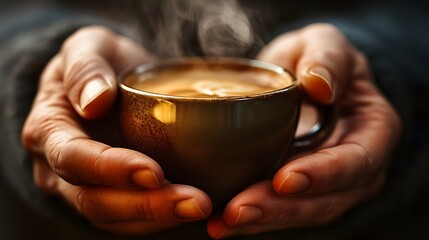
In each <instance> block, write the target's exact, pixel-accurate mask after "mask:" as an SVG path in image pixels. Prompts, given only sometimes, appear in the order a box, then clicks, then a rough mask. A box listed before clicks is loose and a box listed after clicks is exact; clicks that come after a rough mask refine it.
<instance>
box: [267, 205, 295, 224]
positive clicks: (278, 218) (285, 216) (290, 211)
mask: <svg viewBox="0 0 429 240" xmlns="http://www.w3.org/2000/svg"><path fill="white" fill-rule="evenodd" d="M297 212H298V209H297V207H296V206H294V204H292V203H289V204H281V205H280V207H279V208H278V209H277V210H276V213H275V214H274V219H271V222H272V223H273V224H274V225H288V223H289V222H291V221H292V219H294V217H295V216H296V215H297Z"/></svg>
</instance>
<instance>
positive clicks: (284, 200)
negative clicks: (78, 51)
mask: <svg viewBox="0 0 429 240" xmlns="http://www.w3.org/2000/svg"><path fill="white" fill-rule="evenodd" d="M259 58H261V59H263V60H266V61H270V62H273V63H276V64H279V65H282V66H283V67H285V68H286V69H290V70H293V71H294V73H295V75H296V76H297V78H298V80H299V81H301V84H302V85H303V86H304V89H305V91H306V93H307V95H308V96H309V97H310V98H312V99H313V100H315V101H317V102H319V103H322V104H327V103H332V102H333V101H336V102H337V103H338V104H339V108H340V118H339V121H338V123H337V126H336V128H335V130H334V132H333V134H332V136H331V137H330V138H329V139H328V140H327V142H326V143H324V144H323V146H321V147H320V148H319V149H316V150H315V151H314V152H312V153H310V154H307V155H300V156H295V159H294V160H293V161H290V162H288V163H287V164H285V165H284V166H283V167H282V168H281V169H280V170H278V172H277V173H276V175H275V176H274V178H273V179H272V181H263V182H259V183H256V184H254V185H253V186H250V187H248V188H247V189H246V190H244V191H243V192H241V193H240V194H238V195H237V196H236V197H235V198H234V199H232V200H231V201H230V202H229V204H228V205H227V206H226V208H225V210H224V212H223V216H218V217H215V218H213V219H211V220H210V221H209V223H208V232H209V234H210V235H211V236H212V237H213V238H224V237H229V236H232V235H242V234H254V233H260V232H266V231H272V230H279V229H286V228H292V227H308V226H315V225H324V224H328V223H330V222H332V221H334V220H335V219H337V218H338V217H339V216H340V215H341V214H343V213H344V212H346V211H347V210H348V209H350V208H351V207H352V206H353V205H355V204H357V203H359V202H360V201H363V200H364V199H367V198H369V197H371V196H373V195H374V194H376V193H377V192H378V191H379V190H380V188H381V187H382V185H383V181H384V178H385V175H386V168H387V165H388V156H389V153H390V151H391V149H392V147H393V146H394V144H395V143H396V142H397V140H398V138H399V134H400V133H399V132H400V120H399V118H398V116H397V114H396V113H395V111H394V110H393V108H392V107H391V106H390V104H389V103H388V102H387V101H386V100H385V99H384V98H383V96H382V95H381V94H380V92H379V91H378V90H377V88H376V87H375V86H374V84H373V83H372V79H371V75H370V68H369V66H368V63H367V61H366V60H365V58H364V57H363V55H362V54H361V53H360V52H358V51H357V50H356V49H354V48H353V47H352V46H351V45H349V43H348V42H347V40H346V39H345V37H344V36H343V35H342V34H341V33H339V31H338V30H336V29H335V28H334V27H333V26H330V25H326V24H317V25H311V26H308V27H306V28H303V29H301V30H299V31H295V32H291V33H286V34H283V35H281V36H279V37H277V38H276V39H275V40H273V42H271V43H270V44H269V45H268V46H267V47H266V48H264V49H263V50H262V52H261V53H260V55H259Z"/></svg>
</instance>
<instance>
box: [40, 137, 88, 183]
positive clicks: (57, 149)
mask: <svg viewBox="0 0 429 240" xmlns="http://www.w3.org/2000/svg"><path fill="white" fill-rule="evenodd" d="M60 138H62V136H57V134H52V135H51V136H50V140H49V142H48V143H47V145H48V146H49V147H48V148H49V150H48V152H49V154H48V156H47V157H48V162H49V163H50V165H51V168H52V169H53V170H54V171H55V172H56V173H57V174H58V175H59V176H60V177H61V178H63V179H64V180H66V181H67V182H69V183H71V184H74V185H79V183H80V181H79V179H78V178H77V176H76V175H75V174H74V172H73V171H71V170H70V169H69V168H70V167H69V163H70V162H71V161H72V159H70V157H71V156H70V155H71V154H70V153H69V152H70V150H69V148H70V144H71V143H72V142H73V141H74V140H75V139H71V140H64V139H60Z"/></svg>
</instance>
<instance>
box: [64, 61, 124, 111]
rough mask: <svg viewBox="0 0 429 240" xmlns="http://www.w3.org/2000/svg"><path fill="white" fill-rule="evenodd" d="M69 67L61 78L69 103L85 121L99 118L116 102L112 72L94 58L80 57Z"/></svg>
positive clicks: (114, 80) (115, 88)
mask: <svg viewBox="0 0 429 240" xmlns="http://www.w3.org/2000/svg"><path fill="white" fill-rule="evenodd" d="M70 64H71V67H70V68H67V66H66V72H65V74H64V86H65V88H66V89H65V90H66V92H67V95H68V97H69V100H70V102H71V103H72V105H73V107H74V108H75V110H76V111H77V112H78V113H79V114H80V115H81V116H82V117H84V118H87V119H95V118H98V117H101V116H102V115H104V114H105V113H106V112H107V111H108V110H109V109H110V108H111V106H112V105H113V104H114V102H115V99H116V94H117V86H116V79H115V74H114V71H113V69H112V68H111V67H110V65H109V64H108V63H107V62H106V60H105V59H104V58H102V57H101V56H99V55H95V54H93V55H88V56H85V55H83V56H81V57H80V58H79V59H75V60H74V61H73V62H72V63H70ZM66 65H67V64H66ZM67 69H69V70H68V71H67Z"/></svg>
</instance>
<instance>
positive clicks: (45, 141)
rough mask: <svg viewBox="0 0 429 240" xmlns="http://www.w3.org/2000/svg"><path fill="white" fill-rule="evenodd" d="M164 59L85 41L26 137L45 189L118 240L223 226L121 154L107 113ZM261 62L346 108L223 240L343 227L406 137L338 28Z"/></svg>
mask: <svg viewBox="0 0 429 240" xmlns="http://www.w3.org/2000/svg"><path fill="white" fill-rule="evenodd" d="M152 58H153V57H152V56H151V55H150V54H149V53H147V52H145V51H144V49H142V48H141V47H140V46H138V45H137V44H136V43H134V42H132V41H131V40H130V39H127V38H125V37H122V36H118V35H116V34H114V33H112V32H111V31H109V30H107V29H105V28H102V27H96V26H93V27H86V28H83V29H81V30H79V31H78V32H76V33H75V34H74V35H72V36H71V37H70V38H69V39H68V40H67V41H66V42H65V43H64V45H63V47H62V49H61V51H60V52H59V53H58V54H57V55H56V56H55V57H54V58H53V59H52V60H51V61H50V63H49V64H48V65H47V67H46V69H45V71H44V73H43V75H42V76H41V81H40V89H39V91H38V94H37V96H36V99H35V102H34V105H33V108H32V110H31V112H30V115H29V117H28V119H27V121H26V123H25V126H24V130H23V133H22V136H23V143H24V146H25V148H26V149H27V150H28V151H29V152H30V154H31V155H32V157H33V163H34V180H35V183H36V185H37V186H38V187H39V188H40V189H42V190H43V191H45V192H47V193H51V194H54V195H58V196H60V197H61V198H63V199H65V200H66V202H68V203H69V204H70V205H71V206H72V207H73V208H74V209H76V210H77V211H78V212H79V213H80V214H82V215H83V216H85V217H86V218H87V219H88V220H89V221H91V222H92V223H93V224H94V225H95V226H97V227H99V228H101V229H106V230H108V231H112V232H117V233H125V234H148V233H152V232H155V231H159V230H161V229H165V228H169V227H172V226H175V225H178V224H181V223H184V222H189V221H195V220H200V219H205V218H208V217H209V215H210V214H211V202H210V199H209V197H208V196H207V195H206V194H205V193H204V192H202V191H201V190H199V189H197V188H194V187H191V186H186V185H179V184H172V183H169V182H168V181H166V180H165V179H164V175H163V172H162V169H161V167H160V166H159V165H158V164H157V163H156V162H155V161H154V160H152V159H150V158H149V157H148V156H146V155H144V154H142V153H139V152H136V151H132V150H129V149H124V148H117V147H112V146H114V145H116V144H117V142H115V141H114V140H115V139H119V138H118V134H117V133H118V132H117V131H118V129H117V125H116V124H115V123H114V121H112V120H114V119H113V118H111V116H110V115H106V113H108V112H109V110H110V109H111V108H112V107H113V106H114V103H115V98H116V95H117V86H116V76H117V74H118V73H120V72H122V71H124V70H126V69H128V68H129V67H132V66H135V65H138V64H141V63H142V62H147V61H150V60H151V59H152ZM258 58H259V59H262V60H265V61H270V62H273V63H276V64H278V65H281V66H283V67H285V68H286V69H289V70H292V72H294V74H295V75H296V76H297V77H298V79H299V80H300V81H301V83H302V85H303V87H304V89H305V91H306V92H307V94H308V95H309V96H310V97H311V98H313V99H314V100H315V101H317V102H319V103H322V104H327V103H331V102H333V101H337V102H338V104H339V107H340V118H339V121H338V123H337V126H336V128H335V130H334V132H333V134H332V136H331V137H330V138H329V139H328V140H327V141H326V142H325V143H324V144H323V146H321V147H320V148H319V149H315V150H314V151H313V152H311V153H308V154H306V155H300V156H295V159H294V160H293V161H290V162H289V163H287V164H285V165H284V166H283V167H282V168H280V169H279V170H278V172H277V173H276V174H275V176H274V178H273V179H272V180H270V181H268V180H267V181H262V182H259V183H256V184H254V185H252V186H249V187H248V188H247V189H245V190H244V191H243V192H241V193H239V194H238V195H237V196H236V197H235V198H233V199H232V200H231V201H230V202H229V204H228V205H227V206H226V208H225V209H224V211H223V214H222V215H218V216H214V217H211V218H210V219H209V220H208V224H207V230H208V233H209V235H210V236H211V237H213V238H224V237H229V236H233V235H241V234H253V233H259V232H266V231H272V230H277V229H285V228H291V227H304V226H313V225H322V224H327V223H329V222H331V221H333V220H335V219H336V218H338V217H339V216H340V215H341V214H342V213H344V212H345V211H347V210H348V209H349V208H350V207H352V206H353V205H355V204H356V203H358V202H360V201H362V200H364V199H366V198H368V197H371V196H372V195H374V194H375V193H377V192H378V191H379V189H380V188H381V187H382V185H383V181H384V177H385V174H386V167H387V165H388V161H387V159H388V154H389V152H390V150H391V148H392V147H393V146H394V144H395V143H396V141H397V139H398V137H399V136H398V135H399V131H400V130H399V129H400V121H399V119H398V117H397V115H396V113H395V111H394V110H393V108H392V107H391V106H390V104H389V103H388V102H387V101H386V100H385V99H384V98H383V97H382V95H381V94H380V93H379V92H378V90H377V89H376V87H375V86H374V85H373V83H372V82H371V75H370V69H369V67H368V64H367V62H366V60H365V58H364V57H363V55H362V54H361V53H359V52H358V51H357V50H355V49H354V48H353V47H351V46H350V45H349V43H348V42H347V40H346V39H345V38H344V36H342V34H341V33H339V32H338V30H336V29H335V28H334V27H332V26H330V25H325V24H317V25H310V26H308V27H305V28H303V29H301V30H298V31H294V32H291V33H286V34H283V35H281V36H279V37H277V38H276V39H274V40H273V41H272V42H271V43H269V44H268V45H267V46H266V47H265V48H264V49H263V50H262V51H261V53H260V54H259V56H258ZM304 118H305V116H304ZM85 119H93V121H87V120H85ZM94 119H98V120H94ZM112 140H113V141H112ZM106 143H110V145H107V144H106Z"/></svg>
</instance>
